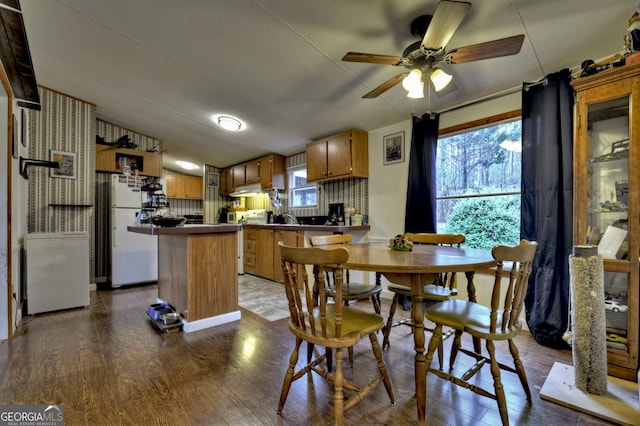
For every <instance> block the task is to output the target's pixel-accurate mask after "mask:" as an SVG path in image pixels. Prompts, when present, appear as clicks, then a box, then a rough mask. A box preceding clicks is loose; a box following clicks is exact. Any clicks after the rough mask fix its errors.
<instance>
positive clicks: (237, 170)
mask: <svg viewBox="0 0 640 426" xmlns="http://www.w3.org/2000/svg"><path fill="white" fill-rule="evenodd" d="M245 173H246V172H245V165H244V163H243V164H238V165H236V166H233V167H232V168H231V174H232V176H233V188H234V190H235V188H237V187H239V186H242V185H246V184H247V178H246V174H245Z"/></svg>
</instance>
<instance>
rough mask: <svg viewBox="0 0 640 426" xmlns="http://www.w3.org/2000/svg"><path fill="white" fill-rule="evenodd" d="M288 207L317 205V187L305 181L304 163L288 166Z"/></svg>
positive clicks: (305, 168)
mask: <svg viewBox="0 0 640 426" xmlns="http://www.w3.org/2000/svg"><path fill="white" fill-rule="evenodd" d="M288 179H289V208H303V207H304V208H306V207H316V206H317V205H318V196H317V195H318V187H317V186H316V184H315V183H307V167H306V165H304V166H300V167H295V168H290V169H289V170H288Z"/></svg>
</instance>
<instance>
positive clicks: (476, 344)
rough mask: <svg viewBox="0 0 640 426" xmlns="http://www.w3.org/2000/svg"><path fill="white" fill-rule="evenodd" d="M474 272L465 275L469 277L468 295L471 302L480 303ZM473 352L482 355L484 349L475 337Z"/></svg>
mask: <svg viewBox="0 0 640 426" xmlns="http://www.w3.org/2000/svg"><path fill="white" fill-rule="evenodd" d="M474 273H475V272H474V271H467V272H465V273H464V275H465V276H466V277H467V294H468V296H469V302H473V303H478V301H477V300H476V285H475V284H474V283H473V275H474ZM472 340H473V350H474V351H475V353H477V354H480V353H482V347H481V346H480V339H478V338H477V337H474V338H473V339H472Z"/></svg>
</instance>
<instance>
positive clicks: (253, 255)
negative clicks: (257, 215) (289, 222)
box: [243, 226, 273, 280]
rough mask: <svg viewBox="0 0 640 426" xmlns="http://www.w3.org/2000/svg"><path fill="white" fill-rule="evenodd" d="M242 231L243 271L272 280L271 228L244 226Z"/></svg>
mask: <svg viewBox="0 0 640 426" xmlns="http://www.w3.org/2000/svg"><path fill="white" fill-rule="evenodd" d="M243 232H244V234H243V266H244V272H245V273H247V274H252V275H257V276H259V277H262V278H266V279H269V280H273V229H265V228H256V227H251V226H245V227H244V229H243Z"/></svg>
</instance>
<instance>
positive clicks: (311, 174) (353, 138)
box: [307, 129, 369, 182]
mask: <svg viewBox="0 0 640 426" xmlns="http://www.w3.org/2000/svg"><path fill="white" fill-rule="evenodd" d="M348 177H363V178H366V177H369V138H368V134H367V132H364V131H362V130H357V129H352V130H348V131H346V132H342V133H338V134H336V135H332V136H329V137H326V138H322V139H319V140H317V141H314V142H311V143H309V144H307V181H308V182H313V181H324V180H331V179H343V178H348Z"/></svg>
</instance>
